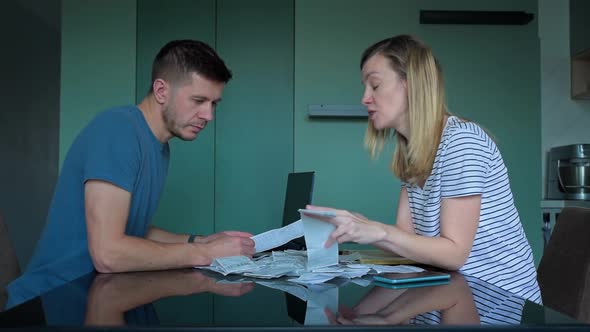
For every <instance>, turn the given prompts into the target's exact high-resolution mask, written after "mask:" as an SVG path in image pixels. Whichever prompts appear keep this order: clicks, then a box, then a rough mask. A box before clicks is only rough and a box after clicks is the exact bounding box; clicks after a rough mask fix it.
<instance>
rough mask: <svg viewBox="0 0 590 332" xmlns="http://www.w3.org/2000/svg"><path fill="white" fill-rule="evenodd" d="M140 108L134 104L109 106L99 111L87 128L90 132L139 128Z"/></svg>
mask: <svg viewBox="0 0 590 332" xmlns="http://www.w3.org/2000/svg"><path fill="white" fill-rule="evenodd" d="M138 112H140V111H139V109H138V108H137V107H136V106H134V105H129V106H118V107H113V108H109V109H107V110H104V111H102V112H100V113H98V114H97V115H96V116H95V117H94V118H93V119H92V121H90V123H88V125H87V127H86V130H87V131H90V132H97V131H98V132H109V133H113V134H114V133H118V132H121V131H123V132H128V131H133V129H134V128H137V123H138V117H137V115H138Z"/></svg>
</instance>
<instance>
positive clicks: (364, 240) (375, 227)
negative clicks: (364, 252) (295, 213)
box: [306, 205, 388, 248]
mask: <svg viewBox="0 0 590 332" xmlns="http://www.w3.org/2000/svg"><path fill="white" fill-rule="evenodd" d="M306 208H307V209H309V210H320V211H332V212H334V213H335V214H336V216H335V217H317V216H313V218H314V219H318V220H322V221H325V222H328V223H330V224H332V225H334V226H335V227H336V229H335V230H334V231H333V232H332V234H330V237H329V238H328V240H327V241H326V243H325V247H326V248H328V247H330V246H332V244H334V243H336V242H338V243H344V242H356V243H361V244H372V243H375V242H378V241H381V240H383V239H384V238H385V237H386V236H387V227H388V226H387V225H384V224H382V223H380V222H377V221H371V220H369V219H367V218H366V217H365V216H363V215H361V214H359V213H355V212H349V211H347V210H338V209H334V208H329V207H323V206H314V205H308V206H307V207H306Z"/></svg>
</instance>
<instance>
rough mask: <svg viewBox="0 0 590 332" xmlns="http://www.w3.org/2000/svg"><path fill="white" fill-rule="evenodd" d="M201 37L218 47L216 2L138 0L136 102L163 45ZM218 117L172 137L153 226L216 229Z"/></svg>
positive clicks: (179, 229)
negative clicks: (191, 133)
mask: <svg viewBox="0 0 590 332" xmlns="http://www.w3.org/2000/svg"><path fill="white" fill-rule="evenodd" d="M174 39H198V40H201V41H203V42H206V43H208V44H209V45H211V46H212V47H215V1H214V0H199V1H192V0H172V1H157V0H139V1H138V4H137V102H140V101H141V100H142V99H143V98H144V97H145V96H146V94H147V91H148V89H149V87H150V84H151V66H152V61H153V60H154V57H155V56H156V54H157V52H158V51H159V50H160V48H161V47H162V46H164V44H166V43H167V42H169V41H171V40H174ZM214 151H215V121H214V122H212V123H210V124H209V125H208V126H207V128H206V129H205V130H204V131H203V132H202V133H201V134H199V136H198V137H197V139H196V140H194V141H192V142H184V141H181V140H179V139H172V140H171V141H170V167H169V170H168V178H167V180H166V187H165V189H164V194H163V196H162V199H161V201H160V206H159V208H158V211H157V213H156V216H155V220H154V224H155V225H157V226H159V227H162V228H165V229H167V230H170V231H173V232H178V233H189V232H190V233H197V234H209V233H211V232H213V222H214V215H213V205H214V196H213V188H214V176H213V174H214Z"/></svg>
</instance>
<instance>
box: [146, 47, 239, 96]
mask: <svg viewBox="0 0 590 332" xmlns="http://www.w3.org/2000/svg"><path fill="white" fill-rule="evenodd" d="M193 72H194V73H197V74H199V75H201V76H204V77H205V78H207V79H208V80H212V81H216V82H223V83H227V82H228V81H229V80H230V79H231V77H232V74H231V71H230V70H229V69H228V68H227V67H226V66H225V63H224V62H223V60H222V59H221V58H220V57H219V55H217V53H216V52H215V50H213V49H212V48H211V47H210V46H209V45H207V44H205V43H203V42H201V41H198V40H188V39H185V40H173V41H171V42H169V43H167V44H166V45H164V47H162V49H160V52H158V55H156V58H155V59H154V63H153V65H152V87H153V84H154V81H155V80H156V79H158V78H160V79H163V80H166V81H168V82H180V81H183V80H187V79H188V78H189V77H190V74H191V73H193ZM151 91H152V88H150V92H151Z"/></svg>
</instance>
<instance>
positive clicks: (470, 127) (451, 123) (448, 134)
mask: <svg viewBox="0 0 590 332" xmlns="http://www.w3.org/2000/svg"><path fill="white" fill-rule="evenodd" d="M442 141H443V142H444V145H446V146H448V145H449V144H452V145H463V144H475V145H481V146H486V147H488V148H489V149H491V150H493V149H494V146H495V144H494V141H493V140H492V138H491V137H490V135H488V133H487V132H486V130H484V129H483V128H482V127H481V126H480V125H478V124H477V123H475V122H473V121H469V120H466V119H462V118H459V117H457V116H454V115H452V116H450V117H449V118H448V119H447V124H446V127H445V130H444V134H443V138H442Z"/></svg>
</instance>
